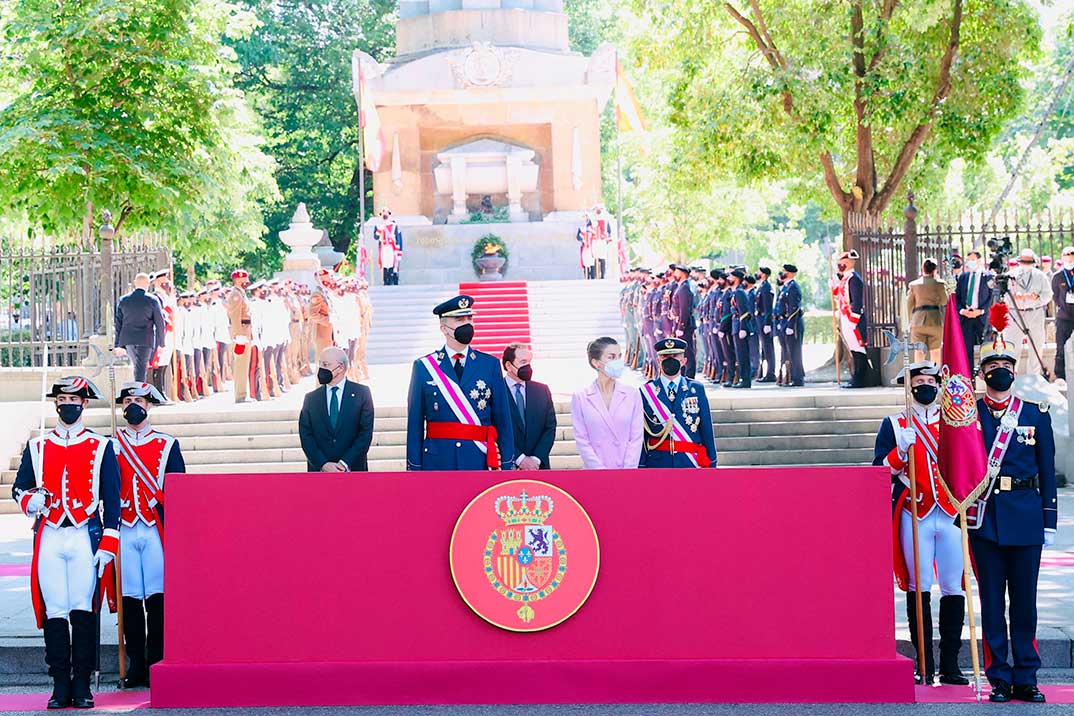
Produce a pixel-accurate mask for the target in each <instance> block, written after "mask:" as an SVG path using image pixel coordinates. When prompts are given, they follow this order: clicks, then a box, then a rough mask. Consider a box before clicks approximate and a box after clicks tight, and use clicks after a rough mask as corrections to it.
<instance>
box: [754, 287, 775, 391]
mask: <svg viewBox="0 0 1074 716" xmlns="http://www.w3.org/2000/svg"><path fill="white" fill-rule="evenodd" d="M771 277H772V269H770V268H768V267H767V266H761V267H760V268H758V269H757V323H758V324H759V325H760V331H761V333H760V344H761V360H762V361H763V362H764V368H765V369H764V372H763V373H760V372H759V373H758V376H757V377H758V380H759V382H761V383H775V382H776V343H775V340H774V339H773V337H772V331H773V326H774V320H773V315H774V313H775V308H776V294H775V291H773V290H772V284H771V283H769V279H770V278H771Z"/></svg>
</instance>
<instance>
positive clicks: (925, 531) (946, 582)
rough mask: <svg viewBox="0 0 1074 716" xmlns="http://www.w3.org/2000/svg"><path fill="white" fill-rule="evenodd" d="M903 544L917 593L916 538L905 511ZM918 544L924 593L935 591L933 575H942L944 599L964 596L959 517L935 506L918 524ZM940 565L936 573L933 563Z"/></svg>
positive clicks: (900, 529) (900, 535) (913, 589)
mask: <svg viewBox="0 0 1074 716" xmlns="http://www.w3.org/2000/svg"><path fill="white" fill-rule="evenodd" d="M899 542H900V543H901V544H902V554H903V559H905V560H906V571H908V572H909V573H910V591H911V592H916V591H917V584H916V583H915V580H914V536H913V525H912V524H911V517H910V513H909V512H908V511H907V510H905V509H904V510H902V517H901V519H900V520H899ZM917 543H918V547H919V548H920V555H919V559H920V563H921V591H922V592H928V591H931V590H932V581H933V576H934V575H938V576H939V581H940V593H941V594H943V596H945V597H947V596H951V595H953V594H962V530H960V529H959V528H958V527H956V526H955V518H954V517H951V516H950V515H948V514H946V513H945V512H944V511H943V510H941V509H940V508H939V507H933V508H932V512H930V513H929V514H928V515H926V516H925V519H923V520H918V522H917ZM934 561H935V563H936V568H935V570H934V569H933V566H932V565H933V562H934Z"/></svg>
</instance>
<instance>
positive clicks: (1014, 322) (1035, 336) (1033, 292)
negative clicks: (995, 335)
mask: <svg viewBox="0 0 1074 716" xmlns="http://www.w3.org/2000/svg"><path fill="white" fill-rule="evenodd" d="M1009 285H1010V290H1009V291H1008V293H1007V299H1006V300H1007V303H1008V305H1009V307H1010V310H1011V320H1010V323H1008V324H1007V328H1006V329H1004V331H1003V339H1004V340H1005V341H1007V342H1008V343H1013V344H1014V350H1015V352H1016V353H1017V354H1018V357H1020V356H1021V352H1022V344H1023V342H1024V341H1025V340H1026V338H1027V335H1026V332H1027V331H1028V338H1030V339H1032V343H1031V344H1030V345H1029V346H1027V350H1028V351H1029V357H1028V358H1027V359H1026V362H1025V370H1022V371H1019V372H1021V373H1022V375H1043V373H1044V366H1042V365H1041V358H1043V355H1044V307H1045V306H1047V305H1048V304H1049V303H1051V301H1052V284H1051V281H1050V280H1049V279H1048V278H1047V277H1045V275H1044V272H1042V271H1041V270H1040V269H1039V268H1037V255H1036V254H1035V253H1034V252H1033V249H1022V252H1021V253H1020V254H1018V269H1017V270H1015V271H1012V272H1011V281H1010V284H1009ZM1016 313H1017V314H1020V316H1021V320H1019V319H1018V316H1017V315H1015V314H1016ZM1022 322H1024V323H1025V327H1026V330H1025V331H1023V330H1022V327H1021V325H1020V324H1021V323H1022ZM1034 348H1036V350H1034ZM1019 365H1021V363H1019Z"/></svg>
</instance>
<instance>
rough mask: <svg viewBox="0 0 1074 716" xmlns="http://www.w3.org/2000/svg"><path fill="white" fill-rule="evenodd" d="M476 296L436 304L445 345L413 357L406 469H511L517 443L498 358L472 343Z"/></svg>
mask: <svg viewBox="0 0 1074 716" xmlns="http://www.w3.org/2000/svg"><path fill="white" fill-rule="evenodd" d="M473 306H474V299H473V298H471V297H470V296H456V297H455V298H452V299H451V300H449V301H444V302H443V303H441V304H440V305H438V306H437V307H436V308H434V309H433V315H435V316H437V317H438V318H439V320H440V332H441V333H442V334H443V335H444V347H443V348H441V349H440V350H438V351H434V352H433V353H430V354H428V355H426V356H422V357H421V358H419V359H417V360H416V361H414V367H413V369H412V370H411V373H410V390H409V393H408V395H407V432H406V468H407V470H486V469H488V470H501V469H502V470H511V469H514V466H515V446H514V437H513V431H514V427H513V425H512V423H511V413H510V407H509V406H508V403H507V401H509V400H511V398H510V397H509V396H508V395H507V387H506V385H505V384H504V381H503V376H502V374H501V373H500V361H499V360H498V359H497V358H495V357H493V356H491V355H489V354H488V353H482V352H481V351H478V350H475V349H473V348H471V347H470V342H471V341H473V339H474V308H473Z"/></svg>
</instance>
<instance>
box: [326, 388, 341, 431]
mask: <svg viewBox="0 0 1074 716" xmlns="http://www.w3.org/2000/svg"><path fill="white" fill-rule="evenodd" d="M328 420H329V421H330V422H331V423H332V429H333V430H335V429H336V423H338V422H339V386H338V385H337V386H336V387H334V388H332V404H331V405H330V406H329V408H328Z"/></svg>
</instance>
